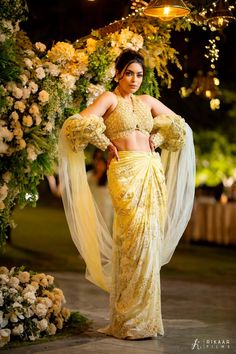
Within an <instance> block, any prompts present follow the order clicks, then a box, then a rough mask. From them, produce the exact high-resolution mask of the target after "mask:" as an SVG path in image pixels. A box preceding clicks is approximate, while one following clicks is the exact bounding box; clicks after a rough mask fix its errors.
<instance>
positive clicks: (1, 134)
mask: <svg viewBox="0 0 236 354" xmlns="http://www.w3.org/2000/svg"><path fill="white" fill-rule="evenodd" d="M13 137H14V134H13V133H12V132H11V131H10V130H9V129H8V128H7V127H2V128H1V130H0V138H2V139H5V140H6V141H12V139H13Z"/></svg>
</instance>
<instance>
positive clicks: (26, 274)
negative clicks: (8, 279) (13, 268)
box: [18, 272, 30, 283]
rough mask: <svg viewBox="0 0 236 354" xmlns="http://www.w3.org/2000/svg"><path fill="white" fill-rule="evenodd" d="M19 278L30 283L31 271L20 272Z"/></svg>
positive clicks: (22, 281)
mask: <svg viewBox="0 0 236 354" xmlns="http://www.w3.org/2000/svg"><path fill="white" fill-rule="evenodd" d="M18 279H19V280H20V282H21V283H28V282H29V280H30V273H29V272H19V274H18Z"/></svg>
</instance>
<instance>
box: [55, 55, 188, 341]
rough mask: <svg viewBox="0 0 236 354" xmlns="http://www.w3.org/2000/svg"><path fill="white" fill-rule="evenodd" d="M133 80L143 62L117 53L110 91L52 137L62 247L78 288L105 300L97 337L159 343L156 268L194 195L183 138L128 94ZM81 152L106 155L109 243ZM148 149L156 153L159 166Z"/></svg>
mask: <svg viewBox="0 0 236 354" xmlns="http://www.w3.org/2000/svg"><path fill="white" fill-rule="evenodd" d="M143 75H144V63H143V57H142V56H141V55H140V54H139V53H137V52H135V51H132V50H125V51H124V52H122V53H121V55H120V56H119V57H118V58H117V60H116V78H115V80H116V81H117V86H116V88H115V90H114V92H105V93H103V94H102V95H101V96H100V97H98V98H97V99H96V100H95V102H94V103H93V104H92V105H90V106H89V107H88V108H86V109H85V110H84V111H82V112H81V113H80V115H75V116H72V117H70V118H69V119H67V121H66V122H65V123H64V125H63V129H62V131H61V134H60V171H61V172H60V178H61V182H62V185H63V195H64V197H63V201H64V207H65V212H66V215H67V220H68V223H69V227H70V231H71V234H72V238H73V240H74V242H75V244H76V246H77V248H78V250H79V252H80V253H81V255H82V257H83V258H84V260H85V262H86V266H87V268H86V271H87V272H86V277H87V279H89V280H90V281H92V282H93V283H95V284H96V285H98V286H99V287H101V288H103V289H104V290H106V291H108V292H110V323H109V325H108V326H106V327H105V328H101V329H99V330H98V331H99V332H102V333H105V334H108V335H112V336H114V337H117V338H123V339H139V338H147V337H153V336H157V334H160V335H163V334H164V328H163V322H162V316H161V288H160V268H161V266H162V265H164V264H166V263H167V262H169V260H170V258H171V256H172V254H173V252H174V249H175V247H176V246H177V244H178V241H179V239H180V237H181V235H182V233H183V231H184V229H185V227H186V224H187V222H188V220H189V217H190V214H191V209H192V203H193V196H194V149H193V142H192V134H191V129H190V128H189V127H188V125H187V124H186V123H185V122H184V119H183V118H181V117H180V116H178V115H176V114H175V113H174V112H173V111H171V110H170V109H169V108H167V107H166V106H165V105H164V104H162V103H161V102H160V101H159V100H157V99H155V98H153V97H151V96H149V95H140V96H137V95H134V93H135V92H137V91H138V89H139V87H140V85H141V83H142V80H143ZM88 143H92V144H94V145H96V146H97V147H99V148H100V149H101V150H105V149H108V150H109V153H110V158H109V161H110V164H109V168H108V187H109V191H110V194H111V197H112V202H113V207H114V210H115V216H114V224H113V236H112V237H111V236H110V235H109V233H108V232H107V229H106V226H105V224H104V222H103V220H102V218H101V215H100V213H99V211H98V210H96V206H94V203H93V201H92V197H91V193H90V191H89V188H88V186H87V182H86V175H85V173H84V172H85V168H84V155H83V149H84V148H85V147H86V146H87V144H88ZM157 147H160V148H162V149H164V150H162V161H161V158H160V155H159V153H158V152H155V149H156V148H157ZM168 150H170V151H168ZM173 151H174V152H173Z"/></svg>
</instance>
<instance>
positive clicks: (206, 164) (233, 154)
mask: <svg viewBox="0 0 236 354" xmlns="http://www.w3.org/2000/svg"><path fill="white" fill-rule="evenodd" d="M194 139H195V145H196V162H197V178H196V184H197V186H199V185H201V184H206V185H208V186H215V185H217V184H219V183H220V182H222V181H224V179H226V178H228V177H230V176H233V175H234V174H235V172H236V144H231V143H229V141H228V140H227V138H226V137H225V136H223V135H222V134H221V133H218V132H215V131H201V132H199V133H197V134H195V135H194Z"/></svg>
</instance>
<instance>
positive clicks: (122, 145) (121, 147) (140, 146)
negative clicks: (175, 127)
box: [112, 130, 151, 152]
mask: <svg viewBox="0 0 236 354" xmlns="http://www.w3.org/2000/svg"><path fill="white" fill-rule="evenodd" d="M112 143H113V144H114V145H115V146H116V148H117V150H118V151H147V152H150V151H151V149H150V144H149V137H148V136H147V135H145V134H143V133H142V132H140V131H139V130H135V131H133V132H132V133H130V134H128V135H127V136H125V137H123V138H119V139H115V140H112Z"/></svg>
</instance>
